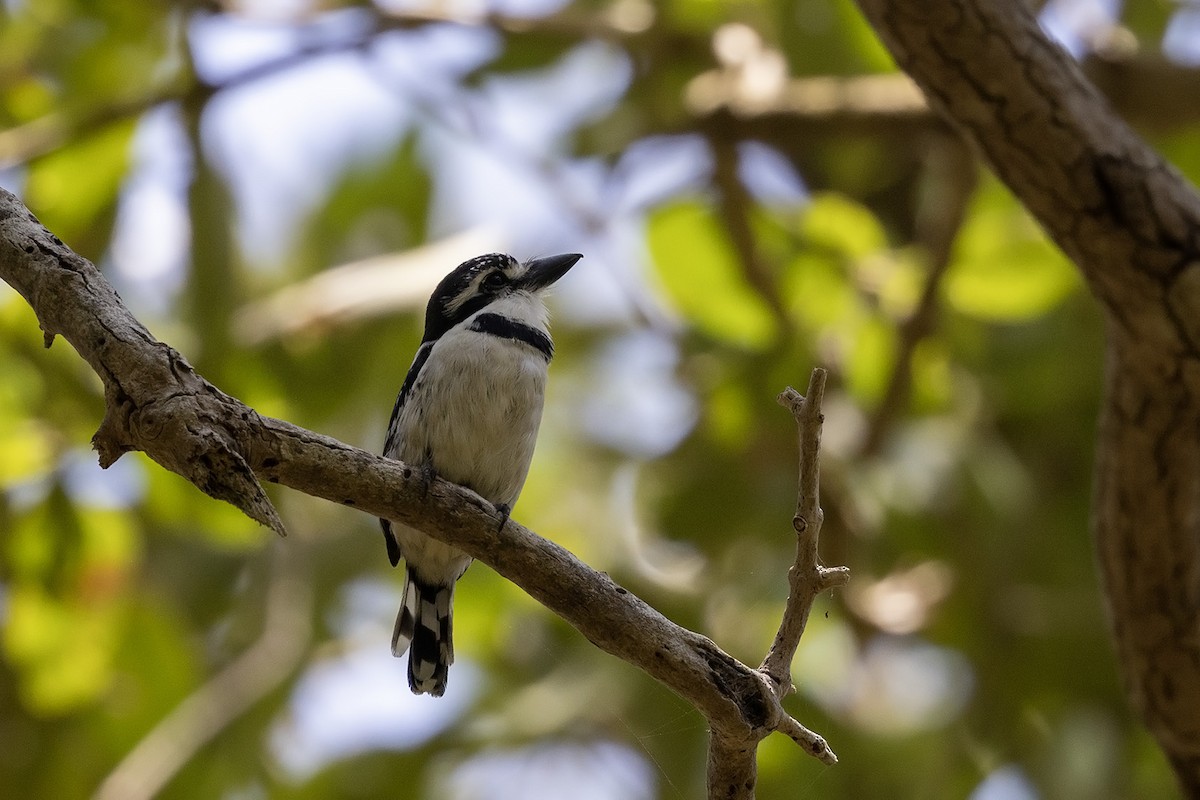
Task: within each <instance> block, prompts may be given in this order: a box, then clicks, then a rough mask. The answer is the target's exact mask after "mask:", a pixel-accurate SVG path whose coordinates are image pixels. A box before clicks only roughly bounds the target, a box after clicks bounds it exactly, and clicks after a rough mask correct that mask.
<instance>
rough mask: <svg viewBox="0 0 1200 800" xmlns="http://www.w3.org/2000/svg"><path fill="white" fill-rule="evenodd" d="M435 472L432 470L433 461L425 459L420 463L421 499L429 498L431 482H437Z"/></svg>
mask: <svg viewBox="0 0 1200 800" xmlns="http://www.w3.org/2000/svg"><path fill="white" fill-rule="evenodd" d="M437 477H438V474H437V470H435V469H434V468H433V459H431V458H426V459H425V460H424V461H423V462H422V463H421V499H422V500H424V499H425V498H427V497H429V489H430V488H431V487H432V486H433V482H434V481H436V480H437Z"/></svg>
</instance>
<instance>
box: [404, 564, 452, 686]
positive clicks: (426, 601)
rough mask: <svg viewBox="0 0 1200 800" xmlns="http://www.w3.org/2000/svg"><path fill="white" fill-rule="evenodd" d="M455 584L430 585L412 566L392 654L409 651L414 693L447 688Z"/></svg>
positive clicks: (450, 661)
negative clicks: (425, 582) (422, 580)
mask: <svg viewBox="0 0 1200 800" xmlns="http://www.w3.org/2000/svg"><path fill="white" fill-rule="evenodd" d="M453 601H454V585H453V584H451V585H450V586H430V585H426V584H424V583H422V582H421V581H420V580H419V579H418V578H417V577H416V576H415V575H413V572H412V570H409V571H408V577H407V579H406V580H405V583H404V602H403V603H402V604H401V606H400V613H399V614H397V615H396V627H395V629H394V630H393V631H392V655H394V656H396V658H399V657H400V656H402V655H404V651H405V650H408V649H409V648H410V647H411V648H412V651H411V652H410V653H409V654H408V686H409V688H410V689H412V691H413V694H432V695H434V696H437V697H440V696H441V695H442V693H443V692H445V691H446V673H447V672H448V671H449V669H450V665H451V664H453V663H454V639H453V636H452V635H451V628H450V618H451V604H452V602H453Z"/></svg>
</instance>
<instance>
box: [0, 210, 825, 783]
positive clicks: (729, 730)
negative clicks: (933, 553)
mask: <svg viewBox="0 0 1200 800" xmlns="http://www.w3.org/2000/svg"><path fill="white" fill-rule="evenodd" d="M0 279H3V280H5V281H6V282H8V283H9V284H10V285H12V286H13V287H14V288H15V289H16V290H17V291H18V292H20V294H21V295H22V296H23V297H25V299H26V300H27V301H28V302H29V304H30V305H31V306H32V307H33V309H34V310H35V312H36V313H37V315H38V320H39V323H40V325H41V327H42V330H43V332H44V334H45V341H46V343H47V345H49V344H50V343H52V342H53V339H54V337H55V336H56V335H61V336H63V337H64V338H65V339H67V341H68V342H70V344H71V345H72V346H73V347H74V348H75V349H76V351H78V352H79V354H80V355H81V356H82V357H83V358H84V359H85V360H86V361H87V362H88V364H90V365H91V367H92V369H93V370H95V371H96V373H97V374H98V375H99V376H100V378H101V379H102V380H103V382H104V387H105V400H106V411H105V415H104V419H103V422H102V423H101V425H100V429H99V430H98V431H97V433H96V435H95V437H94V439H93V443H94V445H95V447H96V449H97V450H98V451H99V453H100V461H101V464H102V465H105V466H107V465H109V464H111V463H113V462H114V461H115V460H116V459H117V458H119V457H120V455H121V454H122V453H124V452H127V451H129V450H141V451H143V452H145V453H146V454H147V455H148V456H149V457H150V458H152V459H153V460H155V461H156V462H158V463H159V464H160V465H162V466H164V467H166V468H167V469H170V470H172V471H173V472H176V473H178V474H180V475H183V476H184V477H186V478H188V480H190V481H191V482H192V483H195V484H196V485H197V486H198V487H200V488H201V489H203V490H204V491H205V492H207V493H208V494H210V495H212V496H214V497H217V498H219V499H223V500H226V501H228V502H231V503H233V504H234V505H236V506H238V507H239V508H241V509H242V510H243V511H245V512H246V513H247V514H249V515H250V516H252V517H254V518H255V519H256V520H258V521H260V522H262V523H263V524H265V525H268V526H269V527H272V528H273V529H275V530H276V531H278V532H280V533H282V532H283V525H282V522H281V521H280V519H279V516H278V514H276V512H275V510H274V508H273V507H272V506H271V503H270V501H269V500H268V499H267V496H266V494H265V493H264V492H263V489H262V487H261V485H260V484H259V479H260V478H262V479H265V480H266V481H268V482H271V483H279V484H282V485H284V486H289V487H291V488H293V489H296V490H298V491H301V492H304V493H305V494H309V495H312V496H314V497H320V498H324V499H326V500H331V501H333V502H336V503H340V504H342V505H346V506H351V507H354V508H357V509H359V510H360V511H363V512H364V513H367V514H371V515H373V516H380V517H387V518H389V519H393V520H396V521H398V522H402V523H405V524H407V525H411V526H413V527H417V528H419V529H421V530H422V531H425V532H426V533H428V534H429V535H431V536H434V537H436V538H438V539H440V540H441V541H444V542H447V543H449V544H453V545H455V546H457V547H459V548H461V549H462V550H464V551H466V552H467V553H469V554H470V555H471V556H473V557H475V558H477V559H479V560H480V561H483V562H484V563H486V564H488V565H489V566H490V567H492V568H493V569H494V570H496V572H498V573H499V574H500V575H502V576H504V577H505V578H507V579H509V580H511V581H512V582H513V583H515V584H517V585H518V586H520V587H521V588H522V589H524V590H525V591H526V592H528V593H529V594H530V595H531V596H532V597H534V598H535V599H536V600H538V601H539V602H540V603H542V604H543V605H544V606H546V607H547V608H549V609H550V610H551V611H554V612H555V613H556V614H558V615H559V616H561V617H563V619H565V620H566V621H567V622H569V623H570V624H571V625H573V626H574V627H575V628H576V629H577V630H579V631H580V633H582V634H583V635H584V636H586V637H587V638H588V639H589V640H590V641H591V642H592V643H593V644H595V645H596V646H597V647H599V648H601V649H602V650H604V651H606V652H608V653H611V654H612V655H615V656H617V657H618V658H621V659H622V660H624V661H627V662H629V663H630V664H633V665H634V666H637V667H639V668H640V669H642V670H643V671H645V672H646V673H647V674H649V675H650V676H652V677H653V678H655V679H656V680H658V681H659V682H660V683H662V684H664V685H665V686H667V687H668V688H670V689H671V690H673V691H674V692H676V693H677V694H679V695H680V696H681V697H683V698H685V699H687V700H688V701H689V702H691V703H692V704H693V705H694V706H695V707H696V708H697V709H698V710H699V711H700V712H701V713H702V714H704V716H705V718H706V720H707V722H708V724H709V727H710V729H711V731H712V747H713V751H714V752H715V753H716V754H717V755H721V754H723V753H729V752H735V751H736V752H746V751H750V752H753V749H754V746H755V745H757V743H758V742H759V741H761V740H762V739H763V738H765V737H766V736H767V735H769V734H770V733H771V732H773V731H775V730H781V731H783V732H784V733H785V735H788V736H789V737H790V738H793V739H794V740H795V741H797V742H798V743H800V744H802V746H804V747H805V749H806V751H807V752H809V753H810V754H812V755H813V756H815V757H816V758H819V759H820V760H822V761H823V762H825V763H835V762H836V760H837V759H836V756H835V755H834V754H833V752H832V751H831V750H830V749H829V747H828V745H827V744H826V743H825V740H824V739H822V738H821V737H820V736H817V735H816V734H812V733H811V732H808V731H807V730H806V729H804V728H803V726H800V724H799V723H798V722H797V721H795V720H794V719H792V718H791V717H790V716H789V715H788V714H787V713H786V712H785V711H784V710H783V707H782V704H781V703H780V698H779V696H778V695H777V693H776V692H775V691H774V690H773V687H772V686H771V683H770V681H769V680H768V679H767V678H766V677H765V675H764V674H763V673H762V672H760V671H758V670H755V669H752V668H751V667H748V666H746V665H745V664H742V663H741V662H739V661H737V660H736V659H734V658H733V657H732V656H730V655H728V654H726V653H725V652H723V651H722V650H721V649H720V648H719V647H717V645H716V644H714V643H713V642H712V641H711V640H709V639H708V638H706V637H704V636H701V635H700V634H697V633H694V632H692V631H690V630H687V629H685V628H682V627H680V626H679V625H676V624H675V623H673V622H671V621H670V620H669V619H667V618H666V617H664V616H663V615H662V614H660V613H659V612H658V611H656V610H655V609H653V608H651V607H650V606H649V605H647V604H646V603H645V602H643V601H642V600H641V599H639V598H638V597H636V596H635V595H633V594H631V593H630V592H629V591H627V590H626V589H624V588H623V587H621V586H619V585H617V583H616V582H614V581H613V580H612V579H611V578H610V577H609V576H608V575H605V574H603V573H600V572H597V571H595V570H593V569H591V568H590V567H588V566H587V565H585V564H583V563H582V562H581V561H579V559H577V558H576V557H575V556H574V555H572V554H571V553H570V552H568V551H567V550H565V549H564V548H562V547H560V546H558V545H556V544H554V543H553V542H550V541H547V540H545V539H543V538H541V537H540V536H538V535H537V534H535V533H533V532H532V531H530V530H528V529H526V528H524V527H522V526H521V525H520V524H518V523H516V522H515V521H509V522H508V523H507V524H505V525H504V526H503V528H502V529H499V523H500V522H501V520H500V517H499V516H498V515H497V513H496V511H495V510H494V509H493V507H492V505H491V504H490V503H488V502H486V501H484V500H483V499H482V498H480V497H479V496H478V495H476V494H474V493H473V492H471V491H469V490H467V489H464V488H462V487H460V486H456V485H454V484H451V483H447V482H445V481H441V480H439V481H436V482H435V483H434V485H433V486H432V487H429V488H427V487H426V485H425V482H424V481H423V479H422V478H421V476H420V475H419V474H418V471H417V470H414V469H413V468H411V467H409V466H408V465H406V464H403V463H401V462H398V461H393V460H391V459H386V458H383V457H381V456H376V455H373V454H371V453H368V452H366V451H365V450H361V449H359V448H356V447H351V446H349V445H346V444H344V443H342V442H339V441H337V440H335V439H332V438H330V437H327V436H322V435H321V434H318V433H313V432H311V431H307V430H304V429H303V428H299V427H297V426H295V425H292V424H291V423H288V422H285V421H283V420H278V419H272V418H269V417H263V416H260V415H259V414H257V413H256V412H255V411H254V410H253V409H251V408H249V407H248V406H246V405H244V404H243V403H241V402H240V401H238V400H237V399H235V398H233V397H230V396H229V395H226V394H225V393H223V392H221V391H220V390H219V389H217V388H216V387H214V386H213V385H212V384H210V383H209V382H208V381H206V380H204V378H203V377H201V376H200V375H198V374H197V373H196V372H195V371H194V370H193V369H192V368H191V366H190V365H189V364H188V363H187V361H186V360H184V358H183V357H182V356H181V355H180V354H179V353H177V352H176V351H175V350H173V349H172V348H170V347H168V346H167V345H165V344H163V343H161V342H159V341H157V340H156V339H155V338H154V337H153V336H152V335H151V334H150V333H149V331H147V330H146V328H145V327H144V326H142V325H141V323H139V322H138V321H137V320H136V319H134V317H133V316H132V315H131V314H130V313H129V311H128V310H127V309H126V308H125V306H124V305H123V303H122V302H121V300H120V298H119V297H118V296H117V294H116V292H114V291H113V289H112V287H111V286H109V284H108V283H107V281H105V279H104V277H103V276H102V275H101V274H100V272H99V271H98V270H97V269H96V268H95V267H94V266H93V265H92V264H91V263H90V262H89V261H87V260H86V259H84V258H81V257H80V256H78V255H76V254H75V253H73V252H72V251H71V250H70V249H69V248H67V247H66V246H65V245H64V244H63V243H62V242H61V241H59V239H58V238H57V237H55V236H54V235H53V234H51V233H50V232H49V231H47V230H46V229H45V228H44V227H42V225H41V224H40V223H39V222H38V221H37V219H36V218H35V217H34V216H33V215H32V214H31V213H30V212H29V211H28V210H27V209H26V208H25V207H24V206H23V205H22V204H21V202H20V201H19V200H18V199H17V198H16V197H15V196H14V195H12V194H11V193H10V192H7V191H5V190H3V189H0ZM712 764H713V760H712V759H710V767H711V766H712ZM738 766H739V769H740V767H741V764H739V765H738ZM724 774H725V773H721V772H718V775H717V777H718V778H721V777H722V776H723V775H724ZM711 776H713V771H712V769H710V777H711ZM752 776H753V765H752V764H751V769H750V772H749V776H747V774H746V772H745V770H744V769H741V770H740V772H739V774H738V775H737V776H736V778H737V779H739V780H741V781H742V784H741V785H742V786H743V787H744V786H745V785H746V784H745V781H746V780H747V779H748V777H749V778H752ZM731 788H732V784H728V783H724V782H722V783H720V784H714V785H712V786H710V796H713V797H717V796H720V797H747V796H752V793H753V784H752V783H751V784H749V791H750V793H751V794H750V795H746V794H735V793H732V792H731V791H730V789H731Z"/></svg>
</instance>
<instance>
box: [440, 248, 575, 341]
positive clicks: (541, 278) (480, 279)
mask: <svg viewBox="0 0 1200 800" xmlns="http://www.w3.org/2000/svg"><path fill="white" fill-rule="evenodd" d="M581 258H583V256H582V255H581V254H579V253H565V254H563V255H557V256H547V257H546V258H535V259H531V260H529V261H526V262H523V263H522V262H520V261H517V260H516V259H515V258H513V257H512V256H510V255H506V254H504V253H488V254H487V255H483V256H476V257H475V258H472V259H470V260H469V261H464V262H463V263H461V264H459V265H458V266H457V267H455V268H454V271H453V272H451V273H450V274H449V275H447V276H446V277H445V278H443V279H442V282H441V283H439V284H438V285H437V288H436V289H434V290H433V295H432V296H431V297H430V298H429V305H428V307H427V308H426V310H425V336H424V341H427V342H428V341H432V340H434V339H438V338H440V337H441V335H442V334H443V333H445V332H446V331H448V330H450V329H451V328H452V327H454V326H455V325H457V324H458V323H460V322H462V321H464V320H466V319H467V318H468V317H470V316H471V315H472V314H474V313H475V312H476V311H479V310H480V309H483V308H485V307H486V306H489V305H491V304H492V303H494V302H496V301H497V300H501V299H503V298H505V297H507V296H509V295H512V294H515V293H517V292H527V293H529V294H534V295H536V294H538V293H539V292H541V291H542V290H543V289H546V288H547V287H548V286H550V285H551V284H553V283H554V282H555V281H557V280H558V279H559V278H561V277H562V276H563V275H566V274H567V270H569V269H570V268H571V267H573V266H575V262H577V261H579V259H581Z"/></svg>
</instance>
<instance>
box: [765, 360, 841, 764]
mask: <svg viewBox="0 0 1200 800" xmlns="http://www.w3.org/2000/svg"><path fill="white" fill-rule="evenodd" d="M825 378H826V372H825V370H823V369H821V368H820V367H817V368H816V369H814V370H813V371H812V375H811V376H810V377H809V380H808V392H807V394H805V395H801V394H800V393H799V392H797V391H796V390H795V389H793V388H792V387H790V386H789V387H788V388H786V389H784V390H783V392H781V393H780V395H779V404H780V405H782V406H783V407H785V408H787V409H788V410H789V411H791V412H792V416H793V417H795V418H796V427H797V436H798V438H799V444H800V468H799V477H798V478H797V489H796V513H795V515H794V516H793V517H792V527H793V528H794V529H795V530H796V561H795V563H793V564H792V566H791V568H790V569H789V570H788V583H789V585H790V587H791V591H790V592H789V593H788V599H787V606H786V607H785V608H784V612H783V620H782V622H780V625H779V632H778V633H776V634H775V641H774V642H773V643H772V644H771V649H770V651H768V653H767V657H766V658H765V659H763V663H762V666H760V667H759V669H760V670H761V671H762V672H764V673H766V675H767V676H768V677H769V678H770V679H771V682H772V683H773V684H774V685H775V688H776V692H777V694H778V696H779V697H781V698H782V697H783V696H786V695H787V694H788V693H789V692H791V691H792V690H793V687H792V658H793V657H794V656H795V655H796V648H797V647H799V646H800V637H801V636H803V635H804V629H805V627H806V626H807V625H808V617H809V614H810V613H811V612H812V606H813V602H814V601H815V600H816V599H817V595H819V594H821V593H822V592H825V591H828V590H829V589H832V588H834V587H835V586H843V585H845V583H846V582H847V581H848V580H850V570H849V569H847V568H846V567H824V566H822V565H821V563H820V561H821V559H820V556H819V554H818V552H817V545H818V539H819V537H820V535H821V524H822V523H823V522H824V520H825V513H824V512H823V511H822V510H821V496H820V493H821V489H820V483H821V477H820V476H821V460H820V459H821V424H822V423H823V422H824V421H825V416H824V415H823V414H822V413H821V401H822V399H823V398H824V396H825ZM793 732H794V733H796V734H797V735H800V736H802V737H803V736H804V735H805V734H804V733H802V732H800V731H793ZM808 733H811V732H808ZM789 735H792V734H791V733H789ZM793 738H795V737H793ZM796 741H797V742H799V743H801V744H803V741H802V739H801V738H797V739H796Z"/></svg>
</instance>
